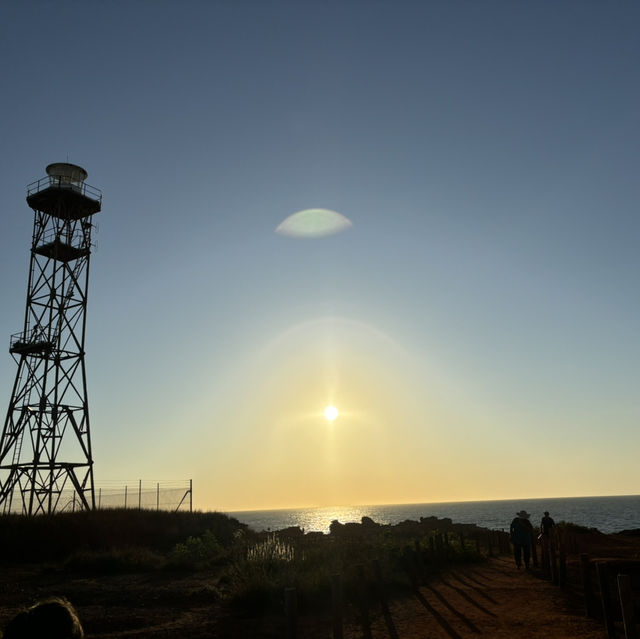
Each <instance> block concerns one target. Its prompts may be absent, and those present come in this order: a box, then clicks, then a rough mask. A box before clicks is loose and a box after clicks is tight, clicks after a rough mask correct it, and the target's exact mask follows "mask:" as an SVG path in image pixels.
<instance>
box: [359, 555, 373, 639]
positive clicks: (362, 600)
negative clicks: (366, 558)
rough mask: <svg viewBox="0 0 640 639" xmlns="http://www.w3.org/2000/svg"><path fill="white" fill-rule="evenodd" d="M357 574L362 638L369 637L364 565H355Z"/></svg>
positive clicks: (366, 638) (368, 638) (367, 638)
mask: <svg viewBox="0 0 640 639" xmlns="http://www.w3.org/2000/svg"><path fill="white" fill-rule="evenodd" d="M356 571H357V575H358V604H359V608H360V619H361V622H362V636H363V639H372V638H371V621H370V620H369V607H368V605H367V585H366V582H365V579H364V565H363V564H358V565H357V566H356Z"/></svg>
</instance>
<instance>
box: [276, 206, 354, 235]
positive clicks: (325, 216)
mask: <svg viewBox="0 0 640 639" xmlns="http://www.w3.org/2000/svg"><path fill="white" fill-rule="evenodd" d="M351 226H353V224H352V223H351V220H349V218H347V217H345V216H344V215H342V214H341V213H337V212H336V211H330V210H329V209H305V210H304V211H298V212H297V213H293V214H292V215H290V216H289V217H288V218H287V219H286V220H284V221H283V222H281V223H280V225H279V226H278V228H277V229H276V233H279V234H280V235H288V236H289V237H303V238H312V237H324V236H325V235H335V234H336V233H341V232H342V231H345V230H347V229H348V228H349V227H351Z"/></svg>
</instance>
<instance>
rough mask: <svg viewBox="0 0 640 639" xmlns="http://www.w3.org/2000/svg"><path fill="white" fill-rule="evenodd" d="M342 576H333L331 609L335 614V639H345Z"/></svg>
mask: <svg viewBox="0 0 640 639" xmlns="http://www.w3.org/2000/svg"><path fill="white" fill-rule="evenodd" d="M342 607H343V606H342V576H341V575H331V609H332V612H333V639H343V637H344V635H343V633H342Z"/></svg>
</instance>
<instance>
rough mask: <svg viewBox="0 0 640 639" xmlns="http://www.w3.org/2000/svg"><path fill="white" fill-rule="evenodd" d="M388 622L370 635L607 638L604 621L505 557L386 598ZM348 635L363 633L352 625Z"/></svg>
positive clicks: (443, 638)
mask: <svg viewBox="0 0 640 639" xmlns="http://www.w3.org/2000/svg"><path fill="white" fill-rule="evenodd" d="M390 613H391V619H392V622H393V623H392V627H391V628H389V624H388V620H387V622H385V619H384V616H383V615H380V616H379V617H378V618H376V619H375V620H374V622H373V624H372V635H373V639H383V638H385V639H386V638H387V637H390V638H392V639H393V638H394V633H393V630H394V629H395V633H396V634H395V636H396V637H397V638H398V639H418V637H419V638H420V639H425V638H429V639H467V638H471V637H479V636H483V635H484V636H485V637H491V638H492V639H507V638H509V639H513V637H518V638H520V639H524V638H526V639H537V638H540V639H542V638H544V639H548V638H549V637H553V638H554V639H606V633H605V631H604V628H603V626H601V625H600V624H598V623H597V622H595V621H593V620H591V619H587V618H585V617H584V616H583V612H582V609H581V608H580V607H579V605H577V604H576V605H573V606H572V605H571V604H570V602H569V601H568V599H567V596H566V594H565V593H564V592H563V591H561V590H560V589H559V588H557V587H556V586H553V585H552V584H551V583H550V582H549V581H546V580H545V579H543V576H542V574H541V573H540V572H538V571H535V570H534V571H532V572H526V571H524V570H521V571H518V570H517V569H516V567H515V565H514V563H513V561H512V560H510V559H509V558H507V557H500V558H498V559H491V560H489V562H488V563H487V564H483V565H470V566H465V567H461V568H456V569H455V570H452V571H448V572H447V573H445V574H443V575H442V577H440V578H438V579H435V580H434V581H433V582H432V583H430V584H429V585H428V586H422V587H420V589H419V591H418V592H417V593H416V594H415V596H414V597H412V598H408V599H404V600H402V601H395V602H392V603H391V604H390ZM352 633H353V634H350V637H353V638H355V637H359V636H362V635H361V633H358V632H357V630H356V629H352Z"/></svg>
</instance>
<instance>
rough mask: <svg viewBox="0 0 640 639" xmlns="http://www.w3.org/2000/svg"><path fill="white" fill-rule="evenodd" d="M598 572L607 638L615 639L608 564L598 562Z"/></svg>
mask: <svg viewBox="0 0 640 639" xmlns="http://www.w3.org/2000/svg"><path fill="white" fill-rule="evenodd" d="M596 572H597V573H598V583H599V584H600V598H601V599H602V616H603V617H604V626H605V628H606V629H607V637H609V638H610V639H615V637H616V626H615V621H614V618H613V606H612V604H611V592H610V590H609V570H608V567H607V564H606V562H604V561H597V562H596Z"/></svg>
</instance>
